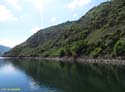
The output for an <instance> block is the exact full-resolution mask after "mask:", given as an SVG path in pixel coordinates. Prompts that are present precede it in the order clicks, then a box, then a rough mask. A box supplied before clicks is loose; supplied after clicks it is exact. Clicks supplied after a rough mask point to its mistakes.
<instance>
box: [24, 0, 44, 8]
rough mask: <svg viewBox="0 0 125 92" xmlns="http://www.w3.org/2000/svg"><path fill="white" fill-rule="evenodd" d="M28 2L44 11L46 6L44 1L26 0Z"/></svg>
mask: <svg viewBox="0 0 125 92" xmlns="http://www.w3.org/2000/svg"><path fill="white" fill-rule="evenodd" d="M26 1H27V2H29V3H31V4H32V5H33V6H34V7H35V8H37V9H42V7H43V5H44V0H26Z"/></svg>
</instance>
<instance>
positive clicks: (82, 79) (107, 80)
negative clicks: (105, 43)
mask: <svg viewBox="0 0 125 92" xmlns="http://www.w3.org/2000/svg"><path fill="white" fill-rule="evenodd" d="M13 64H14V65H15V66H18V67H19V68H21V69H23V70H24V71H25V72H26V73H27V74H28V75H29V76H31V77H32V78H33V79H34V80H35V81H36V82H38V83H39V84H40V85H49V86H50V87H56V88H59V89H62V90H64V92H83V91H85V92H118V91H119V92H123V91H124V90H125V81H124V80H125V73H124V72H125V68H123V67H116V66H109V65H105V66H104V65H93V64H90V65H86V64H85V65H84V64H78V63H73V64H71V63H62V62H59V63H58V62H43V61H27V60H25V61H20V62H18V61H16V62H14V61H13Z"/></svg>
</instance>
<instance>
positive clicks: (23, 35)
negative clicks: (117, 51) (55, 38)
mask: <svg viewBox="0 0 125 92" xmlns="http://www.w3.org/2000/svg"><path fill="white" fill-rule="evenodd" d="M105 1H107V0H0V44H1V45H5V46H9V47H14V46H16V45H18V44H20V43H22V42H24V41H25V40H26V39H28V38H29V37H30V36H31V35H33V34H34V33H36V32H37V31H38V30H39V29H44V28H47V27H50V26H53V25H57V24H60V23H63V22H66V21H74V20H78V19H79V18H80V17H82V16H83V15H84V14H86V12H88V10H89V9H91V8H92V7H94V6H97V5H99V4H100V3H101V2H105Z"/></svg>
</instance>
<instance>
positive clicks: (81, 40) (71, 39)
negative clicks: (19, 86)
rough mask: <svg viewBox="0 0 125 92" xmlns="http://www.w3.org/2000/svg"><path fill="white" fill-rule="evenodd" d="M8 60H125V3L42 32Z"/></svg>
mask: <svg viewBox="0 0 125 92" xmlns="http://www.w3.org/2000/svg"><path fill="white" fill-rule="evenodd" d="M5 55H6V56H74V57H77V56H80V57H81V56H90V57H98V56H103V57H113V56H116V57H117V56H125V0H113V1H108V2H104V3H102V4H100V5H99V6H97V7H94V8H93V9H91V10H90V11H89V12H88V13H86V15H85V16H83V17H81V18H80V19H79V20H78V21H74V22H67V23H63V24H60V25H57V26H54V27H50V28H47V29H44V30H40V31H39V32H38V33H36V34H35V35H33V36H32V37H30V38H29V39H28V40H27V41H26V42H25V43H23V44H21V45H19V46H17V47H15V48H13V49H12V50H11V51H10V52H8V53H6V54H5Z"/></svg>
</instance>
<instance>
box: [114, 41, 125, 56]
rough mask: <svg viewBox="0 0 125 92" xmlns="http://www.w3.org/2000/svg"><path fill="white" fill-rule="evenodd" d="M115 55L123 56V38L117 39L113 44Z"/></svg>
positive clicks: (124, 44) (124, 47)
mask: <svg viewBox="0 0 125 92" xmlns="http://www.w3.org/2000/svg"><path fill="white" fill-rule="evenodd" d="M114 55H115V56H125V39H122V40H119V41H117V42H116V44H115V46H114Z"/></svg>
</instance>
